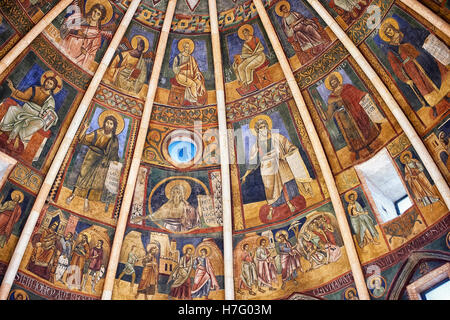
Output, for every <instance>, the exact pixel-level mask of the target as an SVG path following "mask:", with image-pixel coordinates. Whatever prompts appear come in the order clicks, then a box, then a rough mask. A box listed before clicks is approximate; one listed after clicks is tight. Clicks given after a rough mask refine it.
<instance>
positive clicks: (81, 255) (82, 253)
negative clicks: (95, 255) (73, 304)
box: [66, 233, 89, 290]
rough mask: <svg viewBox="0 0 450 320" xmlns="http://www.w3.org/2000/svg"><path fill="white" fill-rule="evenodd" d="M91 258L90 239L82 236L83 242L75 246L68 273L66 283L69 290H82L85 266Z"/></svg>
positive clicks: (84, 235)
mask: <svg viewBox="0 0 450 320" xmlns="http://www.w3.org/2000/svg"><path fill="white" fill-rule="evenodd" d="M88 258H89V237H88V235H87V234H86V233H82V234H81V240H80V241H78V242H77V243H76V244H75V247H74V249H73V252H72V259H71V260H70V264H69V268H68V271H67V277H66V283H67V286H68V287H69V289H77V290H80V289H81V281H82V278H83V272H84V265H85V263H86V260H87V259H88Z"/></svg>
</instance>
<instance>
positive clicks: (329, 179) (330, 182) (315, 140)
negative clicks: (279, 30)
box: [253, 0, 370, 300]
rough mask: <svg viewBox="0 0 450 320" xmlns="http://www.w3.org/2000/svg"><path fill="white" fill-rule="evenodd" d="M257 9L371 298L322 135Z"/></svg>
mask: <svg viewBox="0 0 450 320" xmlns="http://www.w3.org/2000/svg"><path fill="white" fill-rule="evenodd" d="M253 3H254V4H255V7H256V10H257V11H258V14H259V17H260V19H261V21H262V23H263V25H264V28H265V30H266V33H267V35H268V37H269V40H270V43H271V44H272V47H273V49H274V51H275V54H276V55H277V59H278V62H279V63H280V66H281V69H282V70H283V73H284V76H285V78H286V80H287V83H288V85H289V88H290V89H291V92H292V96H293V97H294V100H295V104H296V105H297V108H298V111H299V113H300V116H301V118H302V121H303V123H304V125H305V129H306V132H307V133H308V137H309V139H310V140H311V144H312V146H313V149H314V153H315V154H316V157H317V161H318V162H319V166H320V170H321V171H322V174H323V177H324V180H325V184H326V186H327V189H328V193H329V194H330V199H331V203H332V205H333V208H334V211H335V213H336V219H337V221H338V224H339V230H340V232H341V235H342V239H343V241H344V247H345V251H346V252H347V256H348V260H349V263H350V268H351V270H352V274H353V278H354V280H355V286H356V290H357V291H358V296H359V299H360V300H370V296H369V292H368V290H367V286H366V283H365V279H364V274H363V272H362V268H361V263H360V262H359V258H358V253H357V252H356V248H355V244H354V242H353V236H352V233H351V231H350V227H349V225H348V223H347V217H346V214H345V210H344V207H343V205H342V202H341V199H340V196H339V192H338V189H337V186H336V182H335V180H334V176H333V173H332V171H331V168H330V165H329V163H328V160H327V156H326V154H325V151H324V149H323V146H322V143H321V142H320V139H319V136H318V134H317V131H316V128H315V127H314V124H313V121H312V119H311V115H310V114H309V111H308V109H307V107H306V104H305V101H304V100H303V96H302V94H301V92H300V89H299V87H298V84H297V82H296V81H295V77H294V74H293V72H292V70H291V67H290V65H289V62H288V60H287V58H286V55H285V54H284V51H283V48H282V46H281V43H280V40H279V39H278V36H277V34H276V32H275V29H274V27H273V25H272V23H271V21H270V19H269V16H268V15H267V12H266V9H265V8H264V5H263V3H262V1H261V0H253Z"/></svg>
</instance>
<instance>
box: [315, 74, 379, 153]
mask: <svg viewBox="0 0 450 320" xmlns="http://www.w3.org/2000/svg"><path fill="white" fill-rule="evenodd" d="M325 86H326V88H327V89H328V90H330V91H331V93H330V95H329V97H328V106H327V111H326V112H325V115H323V116H324V117H325V119H324V120H326V121H329V120H330V119H334V120H335V121H336V123H337V125H338V127H339V130H340V131H341V134H342V136H343V137H344V139H345V142H346V143H347V145H348V147H349V148H350V151H352V152H354V153H355V154H356V159H359V152H360V151H361V150H363V149H367V150H368V151H369V152H372V149H371V148H370V144H371V143H372V142H374V141H375V139H377V137H378V136H379V135H380V132H381V125H380V124H379V123H375V122H373V121H372V119H371V117H370V115H369V114H367V112H366V111H365V109H364V108H363V105H362V104H363V103H364V101H371V100H368V99H371V98H370V96H368V94H367V92H364V91H361V90H359V89H358V88H356V87H355V86H354V85H352V84H348V83H346V84H344V83H343V80H342V75H341V74H340V73H339V72H337V71H335V72H332V73H331V74H330V75H329V76H328V77H327V78H326V79H325ZM319 108H321V107H320V106H319ZM373 108H375V109H376V106H375V105H373ZM375 109H372V110H375ZM321 110H322V109H320V110H319V111H321ZM376 110H378V109H376ZM321 114H322V113H321ZM377 115H378V116H379V117H378V118H381V116H380V114H379V113H378V112H377Z"/></svg>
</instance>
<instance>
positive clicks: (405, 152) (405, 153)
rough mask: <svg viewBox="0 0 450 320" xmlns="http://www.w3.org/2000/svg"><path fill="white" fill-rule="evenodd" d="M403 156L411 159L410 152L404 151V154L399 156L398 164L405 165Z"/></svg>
mask: <svg viewBox="0 0 450 320" xmlns="http://www.w3.org/2000/svg"><path fill="white" fill-rule="evenodd" d="M405 156H409V157H410V158H412V154H411V151H409V150H406V151H404V152H403V153H402V155H401V156H400V162H401V163H403V164H406V162H405Z"/></svg>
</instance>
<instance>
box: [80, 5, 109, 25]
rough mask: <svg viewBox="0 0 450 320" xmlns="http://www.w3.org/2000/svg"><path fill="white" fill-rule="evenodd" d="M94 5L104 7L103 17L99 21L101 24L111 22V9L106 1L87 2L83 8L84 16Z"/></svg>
mask: <svg viewBox="0 0 450 320" xmlns="http://www.w3.org/2000/svg"><path fill="white" fill-rule="evenodd" d="M95 4H101V5H102V6H103V7H105V10H106V14H105V17H104V18H103V20H102V21H101V24H107V23H108V22H109V21H111V18H112V16H113V8H112V7H111V4H110V3H109V1H108V0H87V1H86V6H85V7H84V12H85V14H87V13H88V12H89V10H91V8H92V7H93V6H94V5H95Z"/></svg>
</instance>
